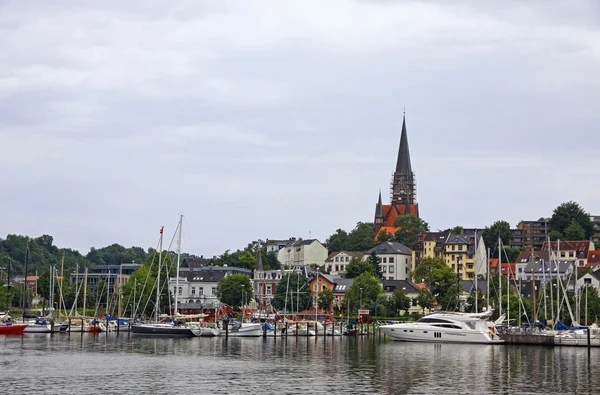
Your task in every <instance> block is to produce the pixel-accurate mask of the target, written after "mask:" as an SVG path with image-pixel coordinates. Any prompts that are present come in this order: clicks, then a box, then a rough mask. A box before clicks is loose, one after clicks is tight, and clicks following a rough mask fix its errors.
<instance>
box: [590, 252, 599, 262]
mask: <svg viewBox="0 0 600 395" xmlns="http://www.w3.org/2000/svg"><path fill="white" fill-rule="evenodd" d="M597 263H600V250H590V251H589V252H588V265H589V264H592V265H595V264H597Z"/></svg>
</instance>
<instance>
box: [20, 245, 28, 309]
mask: <svg viewBox="0 0 600 395" xmlns="http://www.w3.org/2000/svg"><path fill="white" fill-rule="evenodd" d="M28 260H29V238H27V246H26V247H25V280H24V281H23V283H24V284H25V287H23V294H22V295H23V297H22V298H21V307H22V308H23V318H25V309H27V308H28V307H29V301H28V297H27V261H28Z"/></svg>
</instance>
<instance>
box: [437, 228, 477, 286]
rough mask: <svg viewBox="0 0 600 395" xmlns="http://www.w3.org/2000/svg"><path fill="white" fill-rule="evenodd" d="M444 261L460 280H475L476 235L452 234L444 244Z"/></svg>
mask: <svg viewBox="0 0 600 395" xmlns="http://www.w3.org/2000/svg"><path fill="white" fill-rule="evenodd" d="M444 260H445V262H446V264H447V265H448V266H450V267H451V268H452V270H454V272H455V273H457V275H458V278H459V279H461V280H462V279H474V278H475V233H464V234H456V235H454V234H450V235H449V236H448V238H447V239H446V242H445V243H444Z"/></svg>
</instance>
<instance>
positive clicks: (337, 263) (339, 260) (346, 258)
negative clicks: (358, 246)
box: [325, 251, 365, 276]
mask: <svg viewBox="0 0 600 395" xmlns="http://www.w3.org/2000/svg"><path fill="white" fill-rule="evenodd" d="M364 255H365V253H364V252H360V251H334V252H332V253H331V254H329V256H328V257H327V259H325V270H326V271H327V272H328V273H329V274H330V275H332V276H343V275H344V274H345V273H346V268H347V267H348V265H349V264H350V261H352V259H353V258H357V259H363V257H364Z"/></svg>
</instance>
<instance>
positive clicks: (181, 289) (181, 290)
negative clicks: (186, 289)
mask: <svg viewBox="0 0 600 395" xmlns="http://www.w3.org/2000/svg"><path fill="white" fill-rule="evenodd" d="M181 294H183V287H179V295H181Z"/></svg>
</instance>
